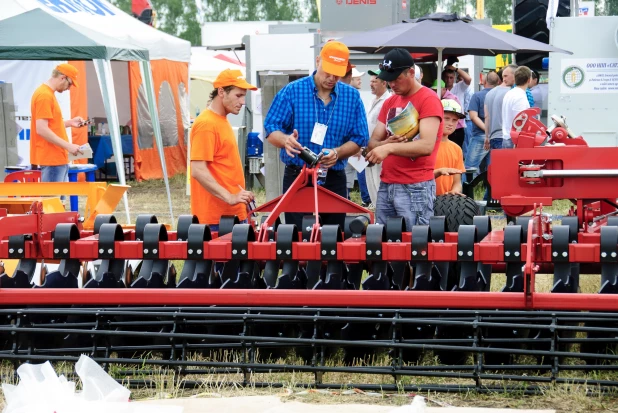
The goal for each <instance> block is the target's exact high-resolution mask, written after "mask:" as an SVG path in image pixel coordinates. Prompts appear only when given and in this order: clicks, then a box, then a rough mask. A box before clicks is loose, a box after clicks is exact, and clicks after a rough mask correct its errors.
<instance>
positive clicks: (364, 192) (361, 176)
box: [357, 169, 371, 204]
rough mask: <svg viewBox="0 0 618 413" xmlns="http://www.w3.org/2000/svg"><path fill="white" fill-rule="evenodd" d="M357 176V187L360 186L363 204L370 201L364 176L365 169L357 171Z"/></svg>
mask: <svg viewBox="0 0 618 413" xmlns="http://www.w3.org/2000/svg"><path fill="white" fill-rule="evenodd" d="M357 176H358V187H359V188H360V193H361V199H362V200H363V202H364V203H365V204H370V203H371V198H370V197H369V191H368V190H367V179H366V178H365V170H364V169H363V172H359V173H358V174H357Z"/></svg>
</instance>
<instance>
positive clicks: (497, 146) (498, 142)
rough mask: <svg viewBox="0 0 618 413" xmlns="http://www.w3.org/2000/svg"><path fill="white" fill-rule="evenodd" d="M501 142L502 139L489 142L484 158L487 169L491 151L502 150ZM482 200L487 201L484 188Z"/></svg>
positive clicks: (486, 192)
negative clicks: (487, 151)
mask: <svg viewBox="0 0 618 413" xmlns="http://www.w3.org/2000/svg"><path fill="white" fill-rule="evenodd" d="M503 142H504V139H502V138H495V139H491V140H490V141H489V153H488V154H487V156H486V157H485V159H486V161H487V167H489V164H490V163H491V151H492V150H494V149H502V143H503ZM483 199H484V200H485V201H489V192H488V191H487V188H485V196H484V197H483Z"/></svg>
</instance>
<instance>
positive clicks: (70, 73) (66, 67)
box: [56, 63, 79, 87]
mask: <svg viewBox="0 0 618 413" xmlns="http://www.w3.org/2000/svg"><path fill="white" fill-rule="evenodd" d="M56 70H57V71H59V72H60V73H62V74H63V75H65V76H66V77H68V78H69V79H71V82H73V85H75V87H79V85H78V84H77V75H78V74H79V71H78V70H77V69H76V68H75V66H73V65H70V64H68V63H62V64H60V65H58V66H56Z"/></svg>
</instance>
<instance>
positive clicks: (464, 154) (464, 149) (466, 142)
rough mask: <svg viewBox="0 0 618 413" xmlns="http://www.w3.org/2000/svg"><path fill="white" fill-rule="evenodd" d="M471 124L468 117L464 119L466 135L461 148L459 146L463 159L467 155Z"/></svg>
mask: <svg viewBox="0 0 618 413" xmlns="http://www.w3.org/2000/svg"><path fill="white" fill-rule="evenodd" d="M472 125H473V123H472V121H471V120H470V119H466V137H465V139H464V143H463V148H461V150H462V152H463V156H464V159H466V156H468V155H467V153H468V146H469V145H470V139H471V138H472Z"/></svg>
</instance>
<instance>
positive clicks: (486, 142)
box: [483, 138, 490, 151]
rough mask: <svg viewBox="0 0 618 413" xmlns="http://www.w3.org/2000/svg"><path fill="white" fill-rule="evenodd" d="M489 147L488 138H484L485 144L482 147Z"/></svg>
mask: <svg viewBox="0 0 618 413" xmlns="http://www.w3.org/2000/svg"><path fill="white" fill-rule="evenodd" d="M489 148H490V146H489V138H485V144H484V145H483V149H485V150H486V151H488V150H489Z"/></svg>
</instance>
